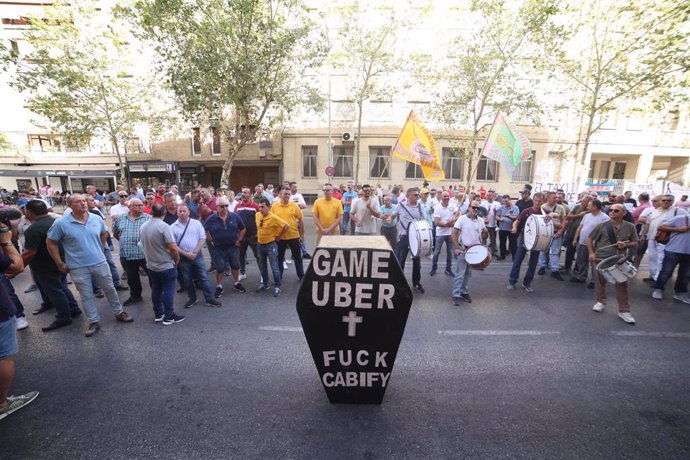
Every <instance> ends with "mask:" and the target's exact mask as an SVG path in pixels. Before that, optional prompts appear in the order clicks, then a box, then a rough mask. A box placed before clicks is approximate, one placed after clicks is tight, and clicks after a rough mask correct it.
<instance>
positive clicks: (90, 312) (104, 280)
mask: <svg viewBox="0 0 690 460" xmlns="http://www.w3.org/2000/svg"><path fill="white" fill-rule="evenodd" d="M69 272H70V274H71V275H72V282H73V283H74V286H75V287H76V288H77V291H79V297H81V304H82V305H83V306H84V310H86V317H87V318H88V319H89V323H96V322H98V321H100V320H101V318H100V317H99V316H98V310H97V309H96V301H95V300H94V295H93V284H91V276H92V275H93V276H95V277H96V279H97V280H98V282H99V283H100V285H101V289H103V292H105V297H106V298H107V299H108V303H110V308H112V310H113V314H114V315H119V314H120V313H122V304H121V303H120V298H119V297H118V296H117V291H116V290H115V285H114V284H113V276H112V275H111V274H110V267H108V263H107V262H103V263H100V264H98V265H91V266H89V267H82V268H73V269H70V271H69Z"/></svg>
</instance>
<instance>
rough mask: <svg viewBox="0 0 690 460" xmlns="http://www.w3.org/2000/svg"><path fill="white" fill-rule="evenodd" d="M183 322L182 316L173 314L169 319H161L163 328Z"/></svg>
mask: <svg viewBox="0 0 690 460" xmlns="http://www.w3.org/2000/svg"><path fill="white" fill-rule="evenodd" d="M182 321H184V316H182V315H176V314H173V315H172V316H171V317H169V318H163V326H170V325H171V324H175V323H181V322H182Z"/></svg>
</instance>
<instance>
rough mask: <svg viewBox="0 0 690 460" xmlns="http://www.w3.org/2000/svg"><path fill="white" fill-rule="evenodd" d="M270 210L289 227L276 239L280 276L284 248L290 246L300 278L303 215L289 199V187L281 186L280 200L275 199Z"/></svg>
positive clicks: (301, 274) (301, 271) (283, 259)
mask: <svg viewBox="0 0 690 460" xmlns="http://www.w3.org/2000/svg"><path fill="white" fill-rule="evenodd" d="M271 212H272V213H273V214H275V215H277V216H278V217H280V218H281V219H282V220H284V221H285V222H287V223H288V225H289V226H290V228H289V229H288V231H287V233H286V234H285V235H283V237H282V238H281V239H280V240H279V241H278V265H280V276H281V277H282V276H283V270H284V268H285V267H284V264H283V263H284V262H285V250H286V249H287V248H288V246H289V247H290V252H292V259H293V260H294V262H295V270H296V271H297V278H299V279H300V280H301V279H302V277H303V276H304V265H303V263H302V249H301V248H300V245H301V243H302V242H303V241H304V216H303V214H302V210H301V209H300V208H299V206H298V205H297V204H295V203H294V202H293V201H292V200H290V189H289V188H287V187H283V189H282V190H281V191H280V200H279V201H275V202H274V203H273V205H272V206H271Z"/></svg>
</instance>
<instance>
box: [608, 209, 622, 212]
mask: <svg viewBox="0 0 690 460" xmlns="http://www.w3.org/2000/svg"><path fill="white" fill-rule="evenodd" d="M609 212H621V210H620V209H611V210H610V211H609Z"/></svg>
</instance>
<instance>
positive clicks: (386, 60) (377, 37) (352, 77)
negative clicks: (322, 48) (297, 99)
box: [331, 1, 398, 183]
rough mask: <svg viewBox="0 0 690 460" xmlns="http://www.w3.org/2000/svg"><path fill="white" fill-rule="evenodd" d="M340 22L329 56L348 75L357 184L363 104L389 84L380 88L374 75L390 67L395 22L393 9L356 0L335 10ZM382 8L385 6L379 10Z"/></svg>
mask: <svg viewBox="0 0 690 460" xmlns="http://www.w3.org/2000/svg"><path fill="white" fill-rule="evenodd" d="M339 11H340V15H341V17H340V20H341V21H342V23H341V27H340V33H339V35H340V36H339V47H338V48H337V49H335V50H334V51H333V53H332V55H331V60H332V62H333V67H334V68H338V69H341V70H342V71H344V72H345V73H346V75H347V76H348V80H349V81H350V88H349V90H348V93H349V95H350V96H349V97H350V98H351V99H352V100H353V101H354V103H355V105H356V107H357V131H356V134H355V139H354V141H355V142H354V143H355V145H354V155H353V156H354V180H355V183H359V160H360V156H361V155H360V153H361V152H360V145H361V134H362V117H363V114H364V103H365V102H366V101H367V100H370V99H371V98H373V97H385V96H387V95H388V93H389V92H390V87H385V88H384V87H382V86H381V85H380V83H379V81H378V78H379V77H380V76H381V75H382V74H384V73H386V72H389V71H391V70H393V66H394V63H395V55H394V53H393V52H392V51H391V50H393V49H394V47H395V39H396V37H395V33H396V30H397V29H398V21H396V18H395V11H396V9H395V8H392V7H391V8H390V9H388V10H387V13H384V14H377V12H378V11H381V9H380V5H379V6H378V7H377V8H367V6H365V5H363V4H362V2H360V1H355V2H354V3H352V4H351V5H349V6H348V7H343V8H340V9H339ZM383 11H384V12H385V11H386V10H385V9H384V10H383Z"/></svg>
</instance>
